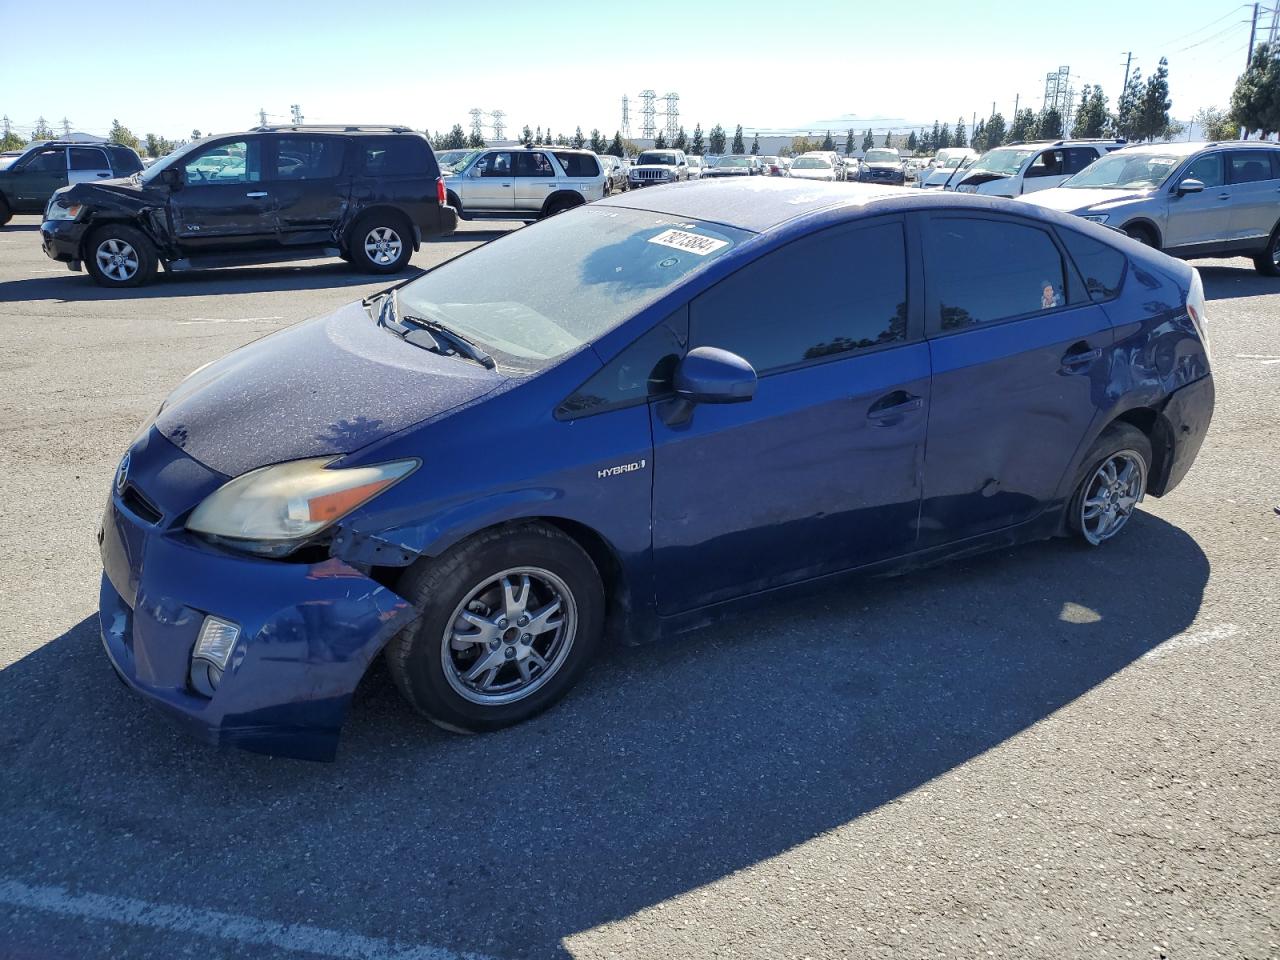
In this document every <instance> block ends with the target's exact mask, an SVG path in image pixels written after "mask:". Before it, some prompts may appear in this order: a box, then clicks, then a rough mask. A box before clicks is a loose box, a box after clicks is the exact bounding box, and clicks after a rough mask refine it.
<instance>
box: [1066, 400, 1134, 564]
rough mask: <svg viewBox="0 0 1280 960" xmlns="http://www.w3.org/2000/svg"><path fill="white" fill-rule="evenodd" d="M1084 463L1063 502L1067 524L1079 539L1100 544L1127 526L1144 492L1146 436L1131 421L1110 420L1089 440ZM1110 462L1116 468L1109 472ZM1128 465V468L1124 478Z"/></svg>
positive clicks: (1093, 544)
mask: <svg viewBox="0 0 1280 960" xmlns="http://www.w3.org/2000/svg"><path fill="white" fill-rule="evenodd" d="M1084 463H1085V467H1084V471H1083V472H1082V473H1081V475H1080V479H1079V481H1078V482H1077V484H1076V490H1075V493H1074V494H1073V495H1072V497H1071V501H1070V503H1069V504H1068V507H1067V527H1068V529H1069V530H1070V531H1071V532H1072V533H1073V534H1075V535H1076V536H1077V537H1079V538H1080V539H1081V540H1082V541H1083V542H1084V543H1086V544H1088V545H1089V546H1091V547H1099V546H1102V544H1104V543H1106V542H1107V541H1108V540H1111V539H1112V538H1114V537H1115V536H1116V535H1117V534H1118V533H1120V531H1121V530H1123V529H1124V528H1125V527H1126V526H1127V525H1128V522H1129V519H1130V517H1132V515H1133V511H1134V510H1135V509H1136V507H1137V505H1138V504H1139V503H1140V502H1141V501H1142V498H1143V496H1144V495H1145V494H1146V489H1147V482H1148V479H1149V478H1150V474H1151V441H1150V440H1148V439H1147V436H1146V434H1144V433H1143V432H1142V431H1141V430H1139V429H1138V428H1137V427H1135V426H1133V425H1132V424H1129V423H1123V422H1121V423H1113V424H1111V426H1109V427H1107V429H1106V430H1104V431H1102V434H1101V436H1099V437H1098V439H1097V440H1095V441H1094V443H1093V446H1092V447H1090V448H1089V452H1088V454H1087V455H1086V456H1085V458H1084ZM1109 465H1110V466H1113V467H1114V468H1115V469H1114V470H1112V471H1110V472H1108V470H1107V468H1108V466H1109ZM1129 470H1132V471H1133V473H1132V474H1131V475H1129V476H1128V478H1127V479H1126V473H1127V471H1129ZM1099 503H1103V504H1105V505H1106V506H1105V507H1103V506H1099ZM1087 514H1091V515H1087ZM1108 514H1110V517H1111V519H1110V520H1109V519H1108Z"/></svg>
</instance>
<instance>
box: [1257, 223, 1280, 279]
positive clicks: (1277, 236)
mask: <svg viewBox="0 0 1280 960" xmlns="http://www.w3.org/2000/svg"><path fill="white" fill-rule="evenodd" d="M1277 246H1280V227H1276V229H1275V231H1274V232H1273V233H1272V234H1271V239H1270V240H1269V241H1268V242H1267V249H1266V250H1264V251H1262V253H1261V254H1260V255H1259V256H1256V257H1254V258H1253V266H1254V269H1256V270H1257V271H1258V272H1259V273H1260V274H1262V275H1263V276H1264V277H1280V267H1278V266H1276V262H1275V250H1276V247H1277Z"/></svg>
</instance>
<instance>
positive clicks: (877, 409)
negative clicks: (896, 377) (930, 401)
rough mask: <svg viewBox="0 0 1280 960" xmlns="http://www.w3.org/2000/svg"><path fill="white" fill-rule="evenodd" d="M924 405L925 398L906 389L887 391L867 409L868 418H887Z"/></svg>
mask: <svg viewBox="0 0 1280 960" xmlns="http://www.w3.org/2000/svg"><path fill="white" fill-rule="evenodd" d="M923 406H924V400H923V399H921V398H920V397H917V396H915V395H914V394H910V393H907V391H905V390H895V391H893V393H886V394H885V395H884V396H883V397H881V398H880V399H879V400H877V401H876V402H875V403H873V404H872V405H871V407H870V408H869V409H868V410H867V419H868V420H885V419H887V418H889V417H896V416H898V415H900V414H903V413H909V412H910V411H912V410H919V409H920V408H921V407H923Z"/></svg>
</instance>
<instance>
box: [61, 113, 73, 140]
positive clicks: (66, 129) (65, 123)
mask: <svg viewBox="0 0 1280 960" xmlns="http://www.w3.org/2000/svg"><path fill="white" fill-rule="evenodd" d="M62 135H63V136H64V137H69V136H71V121H70V120H68V119H67V118H66V117H63V118H62Z"/></svg>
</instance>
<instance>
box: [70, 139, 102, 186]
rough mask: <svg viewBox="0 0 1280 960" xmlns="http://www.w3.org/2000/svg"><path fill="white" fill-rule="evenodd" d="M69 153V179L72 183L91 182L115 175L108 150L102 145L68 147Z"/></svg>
mask: <svg viewBox="0 0 1280 960" xmlns="http://www.w3.org/2000/svg"><path fill="white" fill-rule="evenodd" d="M67 154H68V156H69V164H68V168H67V179H68V180H69V182H71V183H91V182H92V181H94V180H107V179H110V178H111V177H112V176H113V174H112V172H111V164H110V162H109V161H108V160H107V151H105V150H103V149H102V148H101V147H68V148H67Z"/></svg>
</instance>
